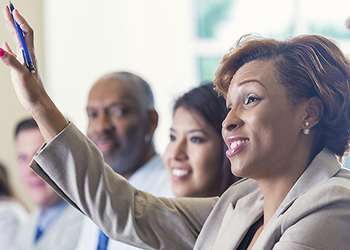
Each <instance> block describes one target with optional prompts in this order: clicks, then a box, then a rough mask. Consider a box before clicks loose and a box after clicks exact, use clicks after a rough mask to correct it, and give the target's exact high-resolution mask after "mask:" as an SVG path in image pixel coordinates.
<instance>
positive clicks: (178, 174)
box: [171, 167, 190, 180]
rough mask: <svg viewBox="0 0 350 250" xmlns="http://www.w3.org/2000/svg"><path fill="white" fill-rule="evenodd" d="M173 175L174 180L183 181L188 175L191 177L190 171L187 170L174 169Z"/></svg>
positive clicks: (172, 170)
mask: <svg viewBox="0 0 350 250" xmlns="http://www.w3.org/2000/svg"><path fill="white" fill-rule="evenodd" d="M171 175H172V178H173V179H174V180H181V179H184V178H186V177H187V176H188V175H190V170H188V169H186V168H179V167H176V168H172V169H171Z"/></svg>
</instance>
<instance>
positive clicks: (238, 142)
mask: <svg viewBox="0 0 350 250" xmlns="http://www.w3.org/2000/svg"><path fill="white" fill-rule="evenodd" d="M246 142H248V139H246V140H238V141H235V142H232V143H231V145H230V148H231V149H233V148H235V147H237V146H238V145H241V144H243V143H246Z"/></svg>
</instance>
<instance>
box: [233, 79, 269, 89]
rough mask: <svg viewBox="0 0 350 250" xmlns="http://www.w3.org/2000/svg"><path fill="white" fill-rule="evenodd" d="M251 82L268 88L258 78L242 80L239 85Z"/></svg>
mask: <svg viewBox="0 0 350 250" xmlns="http://www.w3.org/2000/svg"><path fill="white" fill-rule="evenodd" d="M250 82H256V83H258V84H260V85H261V86H262V87H264V88H265V89H267V88H266V86H265V85H264V84H263V83H262V82H260V81H259V80H256V79H250V80H245V81H243V82H240V83H239V84H238V86H242V85H244V84H246V83H250Z"/></svg>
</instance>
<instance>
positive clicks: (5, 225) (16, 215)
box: [0, 163, 28, 250]
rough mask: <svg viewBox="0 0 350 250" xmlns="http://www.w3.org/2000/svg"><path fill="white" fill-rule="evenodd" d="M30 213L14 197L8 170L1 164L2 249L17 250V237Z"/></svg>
mask: <svg viewBox="0 0 350 250" xmlns="http://www.w3.org/2000/svg"><path fill="white" fill-rule="evenodd" d="M27 216H28V213H27V210H26V209H25V207H24V206H23V205H22V204H21V203H20V202H19V201H18V200H17V199H16V198H15V197H14V194H13V191H12V188H11V185H10V182H9V179H8V176H7V171H6V168H5V166H4V165H3V164H1V163H0V249H4V250H16V249H17V248H16V245H15V237H16V234H17V232H18V228H19V226H20V224H21V223H23V222H24V221H25V219H26V218H27Z"/></svg>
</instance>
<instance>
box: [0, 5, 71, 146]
mask: <svg viewBox="0 0 350 250" xmlns="http://www.w3.org/2000/svg"><path fill="white" fill-rule="evenodd" d="M3 15H4V18H5V21H6V27H7V30H8V31H9V32H10V34H11V35H12V38H13V40H14V42H15V44H16V47H17V56H16V55H15V54H14V53H13V52H12V50H11V48H10V47H9V45H8V43H7V42H4V43H3V48H4V49H0V57H1V60H2V61H3V62H4V63H5V64H6V65H7V66H9V67H10V68H11V80H12V84H13V87H14V89H15V91H16V94H17V97H18V99H19V101H20V102H21V104H22V105H23V107H24V108H25V109H26V110H28V112H29V113H30V114H31V115H32V116H33V118H34V119H35V120H36V121H37V123H38V125H39V128H40V130H41V133H42V134H43V136H44V138H45V141H46V142H49V141H51V140H52V139H53V138H54V137H55V136H56V135H57V134H58V133H59V132H60V131H61V130H62V129H63V128H64V127H65V126H66V125H67V123H68V122H67V121H66V119H65V118H64V116H63V115H62V114H61V113H60V111H59V110H58V109H57V107H56V106H55V104H54V103H53V102H52V100H51V99H50V97H49V95H48V94H47V92H46V90H45V88H44V85H43V83H42V80H41V77H40V74H39V69H38V65H37V61H36V56H35V50H34V32H33V29H32V28H31V27H30V26H29V24H28V23H27V21H26V20H25V19H24V18H23V17H22V16H21V15H20V14H19V12H18V11H17V10H14V11H13V16H14V18H15V19H16V21H17V23H18V24H19V25H20V27H21V29H22V31H23V35H24V38H25V41H26V44H27V46H28V50H29V53H30V55H31V58H32V59H33V63H34V66H35V68H36V69H37V70H36V73H34V74H31V73H30V71H29V70H28V68H27V67H26V66H25V65H24V61H23V57H22V45H21V43H20V40H19V37H18V34H17V30H16V27H15V24H14V22H13V19H12V15H11V12H10V10H9V8H8V6H6V7H5V8H4V10H3Z"/></svg>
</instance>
